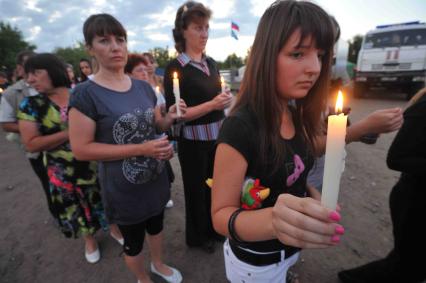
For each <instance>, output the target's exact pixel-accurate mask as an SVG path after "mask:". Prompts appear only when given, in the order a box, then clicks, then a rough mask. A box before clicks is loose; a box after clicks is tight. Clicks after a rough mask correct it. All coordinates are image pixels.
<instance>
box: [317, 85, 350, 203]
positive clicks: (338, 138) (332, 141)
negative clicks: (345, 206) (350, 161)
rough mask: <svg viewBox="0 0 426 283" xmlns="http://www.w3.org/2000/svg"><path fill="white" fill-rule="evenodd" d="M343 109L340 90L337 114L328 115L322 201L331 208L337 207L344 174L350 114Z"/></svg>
mask: <svg viewBox="0 0 426 283" xmlns="http://www.w3.org/2000/svg"><path fill="white" fill-rule="evenodd" d="M342 110H343V95H342V92H341V91H339V93H338V95H337V101H336V112H335V113H336V115H330V116H328V127H327V144H326V149H325V165H324V180H323V186H322V188H323V190H322V196H321V203H322V204H323V205H324V206H326V207H328V208H330V209H336V205H337V199H338V195H339V187H340V177H341V175H342V168H343V162H344V161H343V159H344V151H345V144H346V143H345V138H346V123H347V120H348V116H346V115H345V114H343V112H342ZM338 113H340V114H338Z"/></svg>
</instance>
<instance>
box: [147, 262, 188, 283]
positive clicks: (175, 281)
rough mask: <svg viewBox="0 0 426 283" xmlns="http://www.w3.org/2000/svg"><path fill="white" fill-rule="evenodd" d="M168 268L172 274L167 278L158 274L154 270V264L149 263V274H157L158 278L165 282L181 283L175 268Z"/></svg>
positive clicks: (180, 276)
mask: <svg viewBox="0 0 426 283" xmlns="http://www.w3.org/2000/svg"><path fill="white" fill-rule="evenodd" d="M169 268H170V269H171V270H172V274H171V275H169V276H167V275H164V274H162V273H160V272H159V271H158V270H157V269H155V266H154V264H153V263H152V262H151V272H152V273H154V274H157V275H158V276H160V277H161V278H163V279H164V280H166V281H167V282H169V283H180V282H182V274H180V272H179V271H178V270H177V269H176V268H173V267H170V266H169Z"/></svg>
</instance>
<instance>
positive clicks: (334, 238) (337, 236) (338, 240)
mask: <svg viewBox="0 0 426 283" xmlns="http://www.w3.org/2000/svg"><path fill="white" fill-rule="evenodd" d="M331 241H332V242H333V243H338V242H340V236H339V235H334V236H333V237H331Z"/></svg>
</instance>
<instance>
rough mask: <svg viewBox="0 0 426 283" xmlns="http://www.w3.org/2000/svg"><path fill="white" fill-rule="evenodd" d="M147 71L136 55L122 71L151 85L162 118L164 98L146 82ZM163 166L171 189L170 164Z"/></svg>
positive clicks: (144, 59) (169, 204) (143, 58)
mask: <svg viewBox="0 0 426 283" xmlns="http://www.w3.org/2000/svg"><path fill="white" fill-rule="evenodd" d="M147 69H148V59H147V56H144V55H140V54H136V53H132V54H129V56H128V59H127V64H126V66H125V67H124V71H125V72H126V74H128V75H129V76H130V77H131V78H133V79H136V80H143V81H146V82H148V83H149V84H150V85H151V87H152V89H153V90H154V92H155V96H156V97H157V107H159V108H160V112H161V115H162V117H165V115H166V100H165V98H164V95H163V94H162V93H161V92H160V87H159V86H157V85H152V84H151V82H152V81H149V80H148V79H149V77H148V72H147ZM162 135H164V133H163V134H161V135H158V136H157V137H161V136H162ZM165 166H166V170H167V177H168V180H169V187H170V188H171V183H172V182H173V181H174V173H173V169H172V165H171V164H170V161H169V160H166V161H165ZM171 207H173V200H172V199H169V201H168V202H167V204H166V208H171Z"/></svg>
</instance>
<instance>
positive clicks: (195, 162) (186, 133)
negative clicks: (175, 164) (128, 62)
mask: <svg viewBox="0 0 426 283" xmlns="http://www.w3.org/2000/svg"><path fill="white" fill-rule="evenodd" d="M210 16H211V11H210V10H209V9H208V8H207V7H205V6H204V5H203V4H201V3H198V2H193V1H189V2H186V3H184V4H183V5H182V6H180V7H179V9H178V11H177V13H176V18H175V27H174V29H173V37H174V40H175V48H176V50H177V52H178V53H179V55H178V57H177V58H176V59H174V60H172V61H171V62H170V63H169V64H168V66H167V67H166V70H165V74H164V90H165V95H166V105H167V106H168V107H169V106H170V105H172V104H173V103H175V95H180V97H181V98H182V99H184V100H185V102H186V103H187V104H188V109H187V113H186V116H185V118H182V119H181V120H182V121H183V122H184V125H183V129H182V130H181V135H180V138H179V139H178V156H179V162H180V165H181V170H182V179H183V185H184V192H185V219H186V233H185V237H186V244H187V245H188V246H189V247H199V248H201V249H203V250H204V251H205V252H207V253H212V252H213V251H214V241H215V240H223V237H221V236H219V235H218V234H217V233H216V232H215V231H214V229H213V226H212V221H211V214H210V199H211V195H210V194H211V192H210V189H209V188H208V187H207V185H206V183H205V180H206V179H207V178H210V177H211V176H212V172H213V159H214V150H215V143H216V139H217V135H218V133H219V129H220V126H221V124H222V121H223V119H224V118H225V114H224V109H226V108H227V107H228V106H229V105H230V103H231V101H232V95H231V94H230V93H228V92H226V93H223V92H221V85H220V76H219V70H218V68H217V65H216V62H215V61H214V60H213V59H212V58H210V57H208V56H206V55H205V53H204V51H205V47H206V44H207V40H208V36H209V20H210ZM174 73H176V79H174V78H173V74H174Z"/></svg>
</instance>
